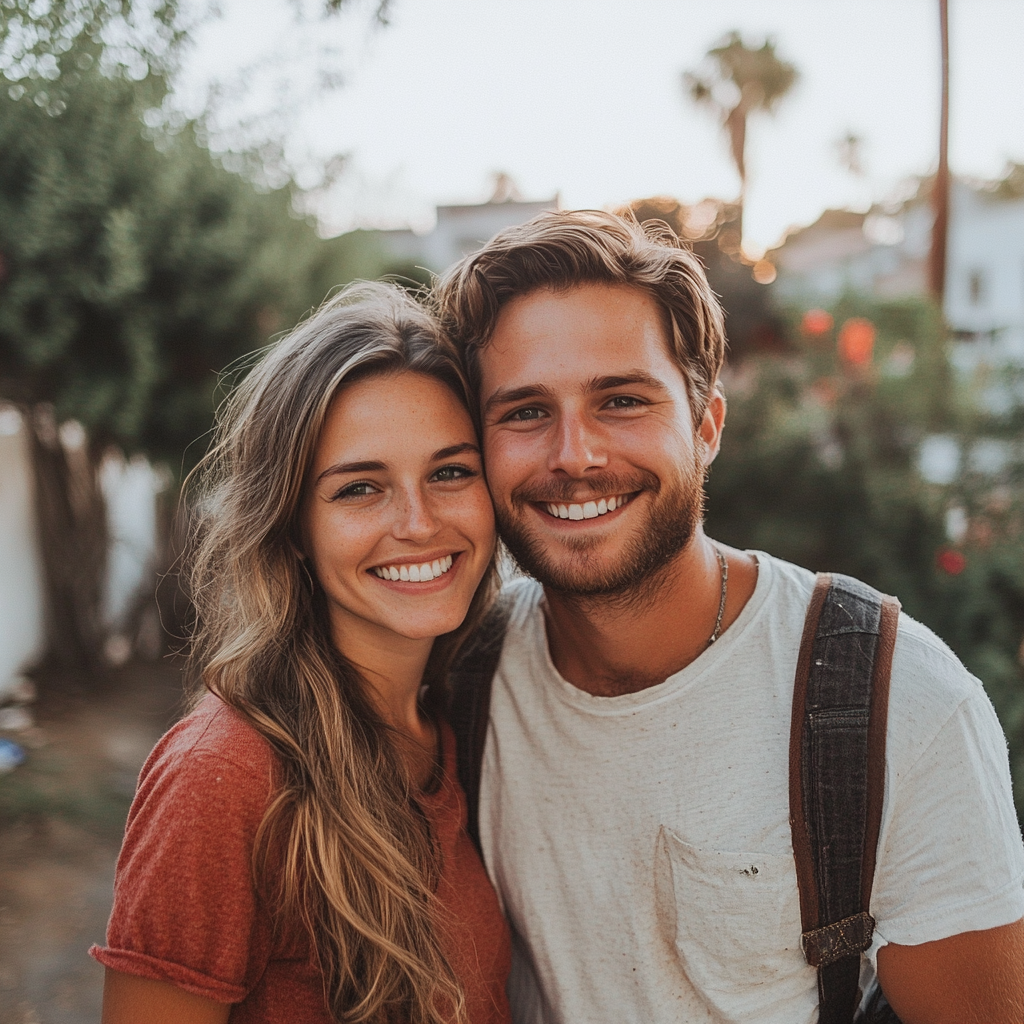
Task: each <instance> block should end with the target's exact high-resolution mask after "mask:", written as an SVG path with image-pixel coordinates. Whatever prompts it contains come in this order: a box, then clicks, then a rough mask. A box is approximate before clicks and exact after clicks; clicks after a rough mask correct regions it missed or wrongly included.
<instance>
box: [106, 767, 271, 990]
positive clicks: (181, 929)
mask: <svg viewBox="0 0 1024 1024" xmlns="http://www.w3.org/2000/svg"><path fill="white" fill-rule="evenodd" d="M158 749H159V748H158ZM154 762H155V763H154ZM269 797H270V777H269V774H268V773H267V772H264V771H260V770H258V768H257V770H255V771H254V769H253V767H252V766H249V765H245V766H243V765H239V764H236V763H234V762H233V761H232V760H229V759H226V758H224V757H223V756H221V755H219V754H217V753H212V752H209V751H204V750H202V749H199V750H196V749H193V750H190V751H187V752H184V753H182V752H178V753H177V754H176V756H165V757H163V758H158V757H157V756H156V754H154V757H152V758H151V759H150V762H149V763H147V766H146V768H145V769H143V775H142V777H141V779H140V786H139V790H138V793H137V795H136V798H135V802H134V803H133V805H132V809H131V812H130V814H129V818H128V826H127V830H126V833H125V840H124V845H123V846H122V849H121V856H120V858H119V860H118V865H117V874H116V878H115V883H114V907H113V911H112V914H111V918H110V924H109V927H108V930H107V945H106V947H104V948H98V947H93V949H92V950H90V952H91V953H92V955H93V956H94V957H95V958H96V959H97V960H99V961H100V963H102V964H104V966H106V967H110V968H112V969H114V970H118V971H123V972H125V973H128V974H135V975H141V976H142V977H146V978H153V979H156V980H161V981H169V982H171V983H173V984H175V985H177V986H178V987H180V988H182V989H184V990H185V991H188V992H191V993H193V994H195V995H199V996H204V997H206V998H208V999H214V1000H217V1001H218V1002H223V1003H235V1002H240V1001H241V1000H242V999H244V998H245V996H246V995H247V993H248V992H249V991H250V990H251V989H252V988H253V986H254V984H255V983H256V982H257V981H258V979H259V977H260V975H261V974H262V973H263V970H264V968H265V966H266V963H267V960H268V958H269V955H270V931H269V926H268V924H267V922H266V920H265V917H264V914H263V913H262V912H261V910H260V904H259V900H258V897H257V893H256V890H255V888H254V884H253V879H252V852H253V844H254V841H255V837H256V832H257V829H258V828H259V825H260V822H261V821H262V819H263V815H264V812H265V810H266V808H267V805H268V801H269Z"/></svg>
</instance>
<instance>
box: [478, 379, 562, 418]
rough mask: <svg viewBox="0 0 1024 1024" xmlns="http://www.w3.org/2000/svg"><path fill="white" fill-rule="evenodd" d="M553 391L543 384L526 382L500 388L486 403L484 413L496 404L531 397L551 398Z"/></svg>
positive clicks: (504, 403)
mask: <svg viewBox="0 0 1024 1024" xmlns="http://www.w3.org/2000/svg"><path fill="white" fill-rule="evenodd" d="M550 395H551V391H550V390H549V389H548V388H546V387H544V385H543V384H524V385H523V386H522V387H519V388H499V389H498V390H497V391H495V392H494V394H493V395H491V397H490V398H488V399H487V401H486V403H485V404H484V413H488V412H490V411H491V409H493V408H494V407H495V406H496V405H509V404H510V403H511V402H524V401H526V400H527V399H529V398H549V397H550Z"/></svg>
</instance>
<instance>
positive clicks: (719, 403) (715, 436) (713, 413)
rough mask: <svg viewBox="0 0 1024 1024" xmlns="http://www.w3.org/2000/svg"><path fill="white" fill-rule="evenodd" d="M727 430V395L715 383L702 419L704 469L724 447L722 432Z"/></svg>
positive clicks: (700, 431)
mask: <svg viewBox="0 0 1024 1024" xmlns="http://www.w3.org/2000/svg"><path fill="white" fill-rule="evenodd" d="M724 428H725V393H724V392H723V391H722V388H721V385H720V384H719V383H718V381H715V383H714V385H713V386H712V388H711V394H710V395H709V396H708V404H707V407H706V408H705V410H704V415H703V416H702V417H701V421H700V427H699V428H698V431H697V433H698V435H699V437H700V439H701V440H702V441H703V442H704V458H703V462H704V468H705V469H708V468H709V467H710V465H711V463H712V462H714V461H715V457H716V456H717V455H718V449H719V448H721V446H722V430H723V429H724Z"/></svg>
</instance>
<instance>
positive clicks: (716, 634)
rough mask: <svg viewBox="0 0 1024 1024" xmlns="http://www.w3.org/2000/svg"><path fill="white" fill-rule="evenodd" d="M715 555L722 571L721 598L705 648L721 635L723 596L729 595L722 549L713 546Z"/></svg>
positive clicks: (727, 574) (727, 564) (726, 565)
mask: <svg viewBox="0 0 1024 1024" xmlns="http://www.w3.org/2000/svg"><path fill="white" fill-rule="evenodd" d="M714 548H715V554H716V555H718V565H719V568H721V570H722V596H721V597H720V598H719V599H718V618H717V619H715V628H714V631H713V632H712V634H711V636H710V637H708V642H707V646H708V647H710V646H711V645H712V644H713V643H714V642H715V641H716V640H717V639H718V638H719V637H720V636H721V635H722V616H723V615H724V614H725V595H726V594H728V593H729V563H728V562H727V561H726V560H725V555H723V554H722V549H721V548H720V547H719V546H718V545H717V544H715V545H714Z"/></svg>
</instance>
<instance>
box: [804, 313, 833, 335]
mask: <svg viewBox="0 0 1024 1024" xmlns="http://www.w3.org/2000/svg"><path fill="white" fill-rule="evenodd" d="M833 323H834V321H833V319H832V314H831V313H826V312H825V310H823V309H809V310H807V312H806V313H804V318H803V320H801V321H800V330H801V331H803V332H804V334H806V335H807V336H808V337H811V338H820V337H821V336H822V335H823V334H828V332H829V331H831V330H832V324H833Z"/></svg>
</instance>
